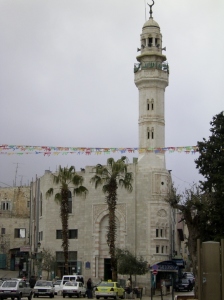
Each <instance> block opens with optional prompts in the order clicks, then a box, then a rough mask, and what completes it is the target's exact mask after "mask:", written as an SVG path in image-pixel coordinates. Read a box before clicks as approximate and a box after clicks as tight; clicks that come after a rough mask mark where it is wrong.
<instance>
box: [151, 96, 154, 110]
mask: <svg viewBox="0 0 224 300" xmlns="http://www.w3.org/2000/svg"><path fill="white" fill-rule="evenodd" d="M151 110H154V100H153V99H152V100H151Z"/></svg>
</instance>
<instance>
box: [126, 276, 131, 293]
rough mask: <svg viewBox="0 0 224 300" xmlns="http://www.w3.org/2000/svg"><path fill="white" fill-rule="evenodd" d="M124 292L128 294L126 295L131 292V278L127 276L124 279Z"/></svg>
mask: <svg viewBox="0 0 224 300" xmlns="http://www.w3.org/2000/svg"><path fill="white" fill-rule="evenodd" d="M125 292H126V293H127V294H128V297H129V296H130V294H131V278H128V279H127V281H126V287H125Z"/></svg>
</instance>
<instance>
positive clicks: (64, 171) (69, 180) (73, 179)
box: [46, 166, 88, 274]
mask: <svg viewBox="0 0 224 300" xmlns="http://www.w3.org/2000/svg"><path fill="white" fill-rule="evenodd" d="M52 176H53V182H54V183H55V184H56V185H58V184H60V192H59V193H56V194H55V196H54V198H55V201H56V202H59V204H60V216H61V223H62V245H61V246H62V249H63V252H64V260H65V274H68V247H69V243H68V233H69V230H68V218H69V198H70V194H71V192H70V187H69V184H72V185H73V186H75V188H74V190H73V193H74V195H84V196H86V194H87V192H88V190H87V189H86V188H85V187H84V186H83V185H82V183H83V180H84V179H83V177H82V176H80V175H78V174H77V173H76V171H75V167H73V166H71V167H70V168H67V167H65V168H61V166H59V171H58V173H57V175H54V174H52ZM53 193H54V189H53V188H50V189H49V190H48V191H47V192H46V197H47V198H49V197H50V196H51V195H52V194H53Z"/></svg>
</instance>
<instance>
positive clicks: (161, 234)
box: [160, 229, 163, 237]
mask: <svg viewBox="0 0 224 300" xmlns="http://www.w3.org/2000/svg"><path fill="white" fill-rule="evenodd" d="M160 236H161V237H163V230H162V229H160Z"/></svg>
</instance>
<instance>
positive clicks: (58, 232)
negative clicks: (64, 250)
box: [56, 230, 62, 240]
mask: <svg viewBox="0 0 224 300" xmlns="http://www.w3.org/2000/svg"><path fill="white" fill-rule="evenodd" d="M58 239H59V240H61V239H62V230H56V240H58Z"/></svg>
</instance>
